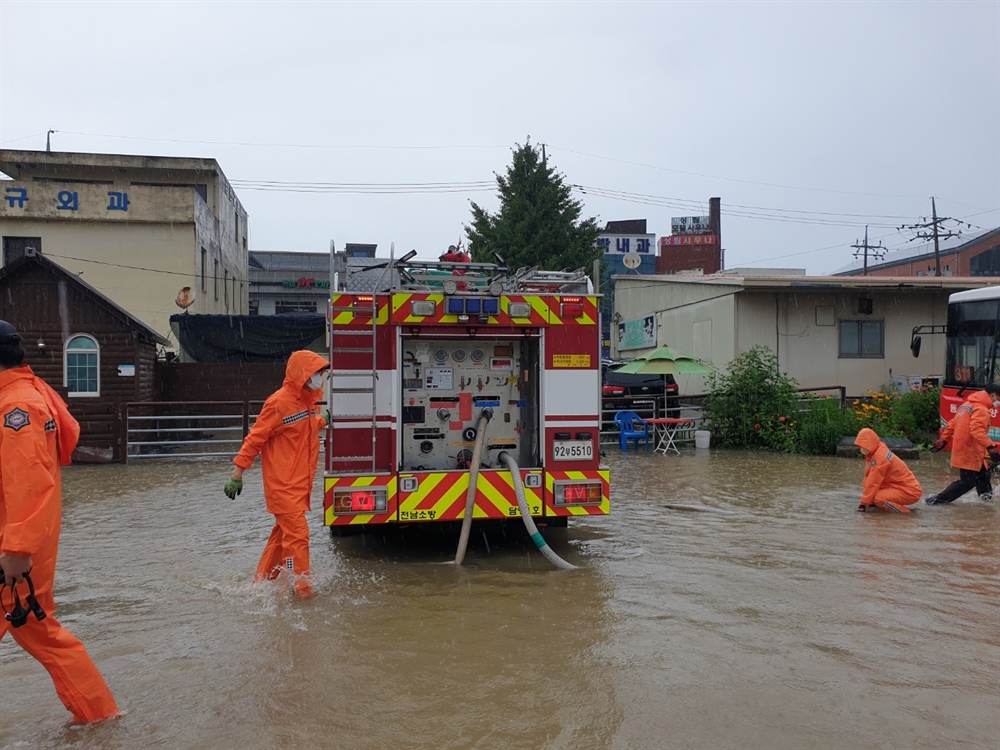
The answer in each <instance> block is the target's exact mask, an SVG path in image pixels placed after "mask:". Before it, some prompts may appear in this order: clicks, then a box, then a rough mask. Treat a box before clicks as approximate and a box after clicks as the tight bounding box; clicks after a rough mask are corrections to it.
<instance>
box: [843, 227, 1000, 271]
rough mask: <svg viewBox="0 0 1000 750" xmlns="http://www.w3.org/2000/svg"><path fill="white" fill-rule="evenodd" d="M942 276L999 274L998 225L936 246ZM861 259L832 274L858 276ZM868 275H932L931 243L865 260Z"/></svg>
mask: <svg viewBox="0 0 1000 750" xmlns="http://www.w3.org/2000/svg"><path fill="white" fill-rule="evenodd" d="M938 256H939V258H940V263H941V275H942V276H960V277H975V276H994V277H1000V228H998V229H992V230H990V231H988V232H986V233H984V234H981V235H979V236H978V237H975V238H973V239H971V240H968V241H966V242H963V243H962V244H960V245H956V246H954V247H949V248H946V249H940V250H939V251H938ZM863 273H864V269H863V268H862V267H861V261H856V262H855V263H853V264H851V266H849V267H848V268H844V269H841V270H839V271H837V272H836V273H834V274H833V275H834V276H861V275H862V274H863ZM868 275H869V276H934V275H935V260H934V246H933V245H924V246H921V247H919V248H914V249H913V250H910V251H908V252H906V253H893V254H891V255H887V256H886V257H885V259H884V260H883V261H882V262H881V263H872V261H871V260H869V261H868Z"/></svg>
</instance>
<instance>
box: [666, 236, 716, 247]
mask: <svg viewBox="0 0 1000 750" xmlns="http://www.w3.org/2000/svg"><path fill="white" fill-rule="evenodd" d="M714 244H715V235H714V234H672V235H670V236H669V237H660V247H672V246H677V245H714Z"/></svg>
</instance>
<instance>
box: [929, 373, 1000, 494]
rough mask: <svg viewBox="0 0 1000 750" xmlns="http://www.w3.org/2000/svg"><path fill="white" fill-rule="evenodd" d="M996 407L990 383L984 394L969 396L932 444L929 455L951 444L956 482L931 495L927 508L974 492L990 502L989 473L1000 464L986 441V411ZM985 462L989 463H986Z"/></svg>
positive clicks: (999, 394)
mask: <svg viewBox="0 0 1000 750" xmlns="http://www.w3.org/2000/svg"><path fill="white" fill-rule="evenodd" d="M998 407H1000V384H997V383H990V384H989V385H988V386H986V388H985V389H984V390H981V391H976V392H975V393H973V394H971V395H970V396H969V397H968V398H967V399H966V400H965V403H963V404H962V405H961V406H960V407H958V411H957V412H956V414H955V416H954V417H953V418H952V420H951V421H950V422H948V425H947V427H945V428H944V429H943V430H942V431H941V439H940V440H935V441H934V445H933V446H931V452H932V453H937V452H938V451H940V450H944V447H945V446H946V445H947V444H948V443H949V442H950V443H951V468H953V469H958V472H959V478H958V479H956V480H955V481H954V482H952V483H951V484H949V485H948V486H947V487H946V488H945V489H944V490H943V491H942V492H941V493H940V494H937V495H931V496H930V497H929V498H927V499H926V500H925V501H924V502H926V503H927V504H928V505H946V504H947V503H950V502H953V501H954V500H957V499H958V498H960V497H961V496H962V495H964V494H965V493H966V492H968V491H969V490H971V489H973V488H975V489H976V492H978V493H979V497H980V498H981V499H982V500H986V501H987V502H989V501H992V500H993V483H992V481H991V480H990V469H991V468H992V465H993V464H997V463H1000V452H998V451H997V447H996V446H995V445H994V444H993V441H992V440H990V418H991V416H992V415H991V414H990V410H991V409H997V408H998ZM987 459H989V460H987Z"/></svg>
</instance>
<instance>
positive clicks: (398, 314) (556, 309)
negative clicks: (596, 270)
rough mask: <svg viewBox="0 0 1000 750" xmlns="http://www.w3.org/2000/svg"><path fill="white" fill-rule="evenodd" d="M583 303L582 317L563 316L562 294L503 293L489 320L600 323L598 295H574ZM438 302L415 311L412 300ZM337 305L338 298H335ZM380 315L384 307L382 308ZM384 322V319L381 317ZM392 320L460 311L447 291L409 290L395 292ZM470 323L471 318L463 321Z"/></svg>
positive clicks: (440, 318)
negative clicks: (449, 306)
mask: <svg viewBox="0 0 1000 750" xmlns="http://www.w3.org/2000/svg"><path fill="white" fill-rule="evenodd" d="M574 299H578V300H579V301H580V304H581V305H583V315H582V316H581V317H579V318H565V319H563V318H562V317H561V308H560V304H561V303H562V297H561V296H559V295H513V296H502V297H500V314H499V315H491V316H489V324H493V325H505V326H536V327H537V326H546V325H587V326H590V325H597V299H596V298H595V297H574ZM423 300H427V301H431V302H434V303H435V306H434V315H426V316H425V315H413V314H412V312H413V311H412V308H411V303H412V302H419V301H423ZM517 302H526V303H527V304H528V305H530V307H531V314H530V315H529V316H528V317H527V318H512V317H510V313H509V311H510V305H511V303H517ZM334 304H335V305H336V302H334ZM379 313H380V315H381V310H380V311H379ZM380 322H381V321H380ZM392 322H393V323H397V324H399V325H421V324H423V325H435V324H438V323H442V324H448V323H458V322H459V320H458V315H449V314H447V313H446V312H445V295H443V294H426V293H421V294H417V293H414V294H409V293H398V294H393V295H392ZM463 325H468V321H466V322H465V323H463Z"/></svg>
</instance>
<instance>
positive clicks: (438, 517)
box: [399, 471, 542, 523]
mask: <svg viewBox="0 0 1000 750" xmlns="http://www.w3.org/2000/svg"><path fill="white" fill-rule="evenodd" d="M532 473H534V474H538V473H539V472H538V471H534V472H532V471H522V472H521V481H522V483H523V482H524V478H525V477H526V476H527V475H528V474H532ZM399 476H400V478H403V477H416V478H417V480H418V481H419V485H418V487H417V490H416V492H400V493H399V521H400V523H410V522H413V521H460V520H462V519H463V518H465V496H466V494H467V493H468V489H469V474H468V472H464V471H449V472H435V473H429V474H421V473H407V474H400V475H399ZM524 497H525V500H527V502H528V509H529V510H530V511H531V515H533V516H541V514H542V497H541V492H540V489H531V488H528V487H525V489H524ZM472 517H473V518H474V519H477V518H520V517H521V513H520V510H519V509H518V507H517V496H516V495H515V494H514V481H513V479H512V478H511V476H510V472H509V471H481V472H479V476H478V478H477V480H476V504H475V506H474V507H473V509H472Z"/></svg>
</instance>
